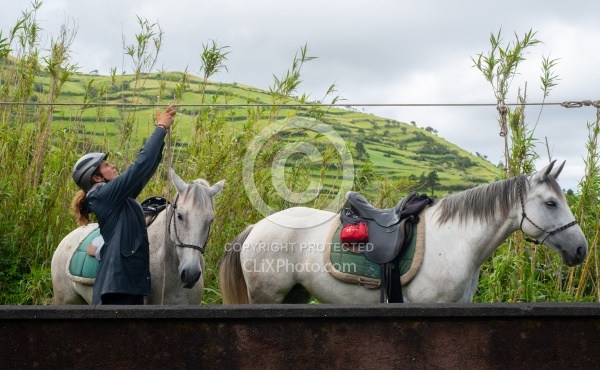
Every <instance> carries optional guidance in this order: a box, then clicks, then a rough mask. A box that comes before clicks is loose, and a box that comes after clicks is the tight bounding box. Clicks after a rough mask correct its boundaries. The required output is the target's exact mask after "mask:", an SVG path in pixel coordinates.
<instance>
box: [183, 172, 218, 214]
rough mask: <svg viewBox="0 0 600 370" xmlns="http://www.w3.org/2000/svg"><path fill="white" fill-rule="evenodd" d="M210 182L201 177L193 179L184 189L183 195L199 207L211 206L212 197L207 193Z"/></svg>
mask: <svg viewBox="0 0 600 370" xmlns="http://www.w3.org/2000/svg"><path fill="white" fill-rule="evenodd" d="M209 189H210V184H209V183H208V181H206V180H203V179H198V180H194V182H192V183H191V184H190V185H189V186H188V187H187V188H186V190H185V194H184V197H186V198H187V197H190V198H191V201H192V202H194V204H198V205H199V206H200V207H206V206H211V207H212V206H213V199H212V197H211V196H210V194H209Z"/></svg>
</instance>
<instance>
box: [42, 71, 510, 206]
mask: <svg viewBox="0 0 600 370" xmlns="http://www.w3.org/2000/svg"><path fill="white" fill-rule="evenodd" d="M48 86H49V78H45V77H43V73H42V77H40V78H39V79H38V82H37V83H36V92H38V93H41V94H44V93H46V92H47V91H48ZM203 92H204V95H202V94H203ZM32 99H33V100H36V98H35V95H34V97H32ZM202 101H204V102H205V103H204V104H205V105H201V102H202ZM272 101H273V99H272V95H271V94H270V92H267V91H262V90H259V89H256V88H253V87H251V86H247V85H242V84H238V83H234V84H222V83H214V82H207V84H206V85H203V81H202V80H201V79H200V78H199V77H196V76H191V75H189V74H184V73H181V72H169V73H161V74H158V73H156V74H148V75H144V76H143V77H142V78H140V79H138V80H137V82H136V79H135V76H133V75H123V76H116V77H115V76H112V77H111V76H97V75H86V74H74V75H73V76H72V78H71V79H70V80H69V81H68V82H66V83H65V84H64V87H63V89H62V92H61V95H60V97H59V99H58V100H57V102H58V103H73V104H74V105H63V106H57V107H56V108H55V109H54V112H53V125H55V126H56V127H65V128H66V127H72V126H73V125H80V126H81V129H80V130H81V132H86V133H88V134H91V137H92V138H95V139H94V141H95V143H96V145H98V147H103V146H105V145H107V146H108V147H110V149H111V150H119V149H122V146H126V147H131V146H133V147H135V146H136V145H133V144H134V143H120V141H121V140H120V139H119V138H120V137H121V136H122V134H123V130H125V129H126V128H124V127H123V122H126V121H127V120H128V119H131V118H130V117H131V115H132V114H135V117H136V119H135V121H134V122H133V124H131V125H130V127H129V128H127V129H129V130H132V131H135V135H131V136H130V137H132V138H134V139H135V140H141V139H143V138H144V137H145V136H146V133H147V131H148V130H149V129H150V128H151V123H152V115H153V111H154V109H156V108H160V107H164V106H165V105H166V104H168V103H169V102H176V103H177V104H178V105H179V112H180V114H179V116H178V124H177V129H176V131H175V132H174V135H176V138H177V140H178V145H187V144H188V143H189V142H190V138H191V136H192V135H194V126H195V125H197V124H198V123H197V120H198V117H199V116H198V114H199V113H200V112H201V111H202V110H207V109H211V111H212V113H211V114H215V113H214V111H215V110H220V111H221V114H223V115H224V116H225V119H226V122H227V124H226V125H225V128H226V129H227V130H232V131H234V132H235V131H236V130H239V129H240V127H241V126H243V125H244V124H245V122H246V120H247V114H248V109H249V108H248V107H245V106H243V105H245V104H269V103H271V102H272ZM298 102H299V100H298V99H292V100H291V101H289V102H288V104H294V103H298ZM86 103H87V104H88V105H85V104H86ZM80 104H81V105H80ZM96 104H100V105H96ZM119 104H125V105H124V106H119ZM210 104H217V106H214V105H213V106H207V105H210ZM236 104H241V105H242V106H235V105H236ZM102 105H108V106H102ZM132 105H134V106H132ZM222 105H227V106H226V107H225V106H222ZM312 110H314V109H313V108H312V107H289V108H287V107H286V108H282V109H280V110H278V111H277V112H276V114H277V119H279V120H283V119H286V118H290V117H298V116H300V117H302V116H304V117H310V116H311V111H312ZM224 111H225V112H224ZM274 111H275V109H274V108H270V107H264V108H263V114H262V116H261V117H260V119H259V122H258V124H259V125H263V126H264V125H267V124H268V122H272V121H273V117H272V114H273V112H274ZM321 113H322V114H321V115H320V116H319V119H320V121H322V122H324V123H325V124H327V125H330V126H331V127H332V128H333V129H334V130H335V131H336V132H337V133H338V134H339V135H340V136H341V137H342V138H343V139H344V140H345V142H346V143H347V145H348V147H349V148H350V150H351V151H352V152H353V161H354V165H355V167H361V166H363V165H364V164H365V163H366V162H371V163H372V169H373V171H374V173H375V175H376V176H377V177H380V178H382V179H384V180H386V181H398V180H401V179H407V178H409V177H411V178H412V179H413V180H414V181H413V182H412V186H413V187H414V189H415V190H418V191H419V189H420V191H421V192H424V191H428V192H431V189H429V188H427V187H426V186H425V187H424V184H423V182H422V181H421V180H422V179H423V178H422V177H423V176H424V175H427V174H429V173H430V172H435V173H436V174H437V177H438V183H439V184H438V185H435V186H434V192H435V195H436V196H441V195H444V194H447V193H451V192H455V191H459V190H463V189H467V188H470V187H474V186H476V185H479V184H484V183H489V182H491V181H494V180H497V179H498V178H499V175H500V173H501V171H500V170H499V169H498V168H497V167H496V166H494V165H493V164H491V163H490V162H488V161H486V160H484V159H482V158H480V157H477V156H474V155H472V154H470V153H469V152H467V151H465V150H463V149H461V148H459V147H458V146H456V145H454V144H452V143H449V142H448V141H446V140H444V139H443V138H440V137H438V136H436V135H435V134H433V133H431V132H428V131H426V130H425V129H423V128H418V127H415V126H413V125H411V124H407V123H404V122H398V121H395V120H391V119H388V118H383V117H377V116H374V115H371V114H367V113H361V112H358V111H356V110H355V109H353V108H352V107H346V108H342V107H332V108H328V109H327V108H325V109H323V111H322V112H321ZM287 134H289V135H290V136H291V137H294V136H295V138H296V140H309V141H313V140H314V139H315V138H314V135H312V138H311V136H310V135H309V136H308V137H307V136H304V134H301V133H298V132H296V133H294V132H290V131H288V132H287ZM298 135H299V136H298ZM357 143H360V144H358V145H362V147H363V148H364V153H358V152H357V151H356V147H357ZM135 144H137V143H135ZM288 165H290V164H289V163H288ZM426 188H427V190H426ZM367 191H369V192H372V191H375V190H374V189H370V190H367Z"/></svg>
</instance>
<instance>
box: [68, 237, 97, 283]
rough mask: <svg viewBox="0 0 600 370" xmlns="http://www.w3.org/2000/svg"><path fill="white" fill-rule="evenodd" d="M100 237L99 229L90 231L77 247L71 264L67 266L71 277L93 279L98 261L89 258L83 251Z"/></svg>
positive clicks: (91, 257)
mask: <svg viewBox="0 0 600 370" xmlns="http://www.w3.org/2000/svg"><path fill="white" fill-rule="evenodd" d="M98 236H100V229H99V228H98V229H95V230H94V231H92V232H91V233H90V234H89V235H88V236H87V237H86V238H85V239H83V241H82V242H81V244H80V245H79V247H77V250H76V251H75V253H73V256H72V257H71V263H70V264H69V273H71V275H73V276H79V277H84V278H90V279H95V278H96V270H98V265H99V264H100V261H98V260H97V259H96V257H94V256H90V255H89V254H88V253H87V252H86V251H85V250H86V248H87V246H88V244H90V243H91V242H92V240H94V239H95V238H96V237H98Z"/></svg>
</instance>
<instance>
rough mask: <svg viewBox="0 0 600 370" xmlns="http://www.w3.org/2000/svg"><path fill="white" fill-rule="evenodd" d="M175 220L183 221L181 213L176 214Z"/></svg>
mask: <svg viewBox="0 0 600 370" xmlns="http://www.w3.org/2000/svg"><path fill="white" fill-rule="evenodd" d="M177 219H178V220H179V221H183V216H182V215H181V213H178V214H177Z"/></svg>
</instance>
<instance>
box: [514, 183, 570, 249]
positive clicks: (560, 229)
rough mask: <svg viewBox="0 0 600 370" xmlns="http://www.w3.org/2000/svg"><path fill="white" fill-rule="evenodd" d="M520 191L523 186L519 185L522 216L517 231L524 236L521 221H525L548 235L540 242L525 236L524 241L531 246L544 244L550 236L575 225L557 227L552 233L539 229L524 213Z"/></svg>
mask: <svg viewBox="0 0 600 370" xmlns="http://www.w3.org/2000/svg"><path fill="white" fill-rule="evenodd" d="M522 190H523V185H522V184H519V198H520V200H521V216H522V217H521V223H520V225H519V229H520V230H521V232H523V234H525V232H524V231H523V221H525V219H527V221H529V223H531V224H532V225H533V226H535V227H536V228H537V229H538V230H540V231H542V232H544V233H547V234H548V235H546V237H545V238H544V239H543V240H542V241H541V242H540V241H538V240H537V238H536V239H532V238H530V237H528V236H527V235H525V240H527V241H528V242H530V243H533V244H537V245H540V244H544V242H545V241H546V239H548V237H549V236H550V235H554V234H556V233H557V232H559V231H563V230H565V229H568V228H569V227H571V226H574V225H577V221H571V222H569V223H568V224H565V225H563V226H560V227H557V228H556V229H554V230H552V231H546V230H544V229H542V228H541V227H539V226H538V225H536V223H535V222H533V221H532V220H531V219H530V218H529V217H527V214H526V213H525V202H524V200H523V191H522Z"/></svg>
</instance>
